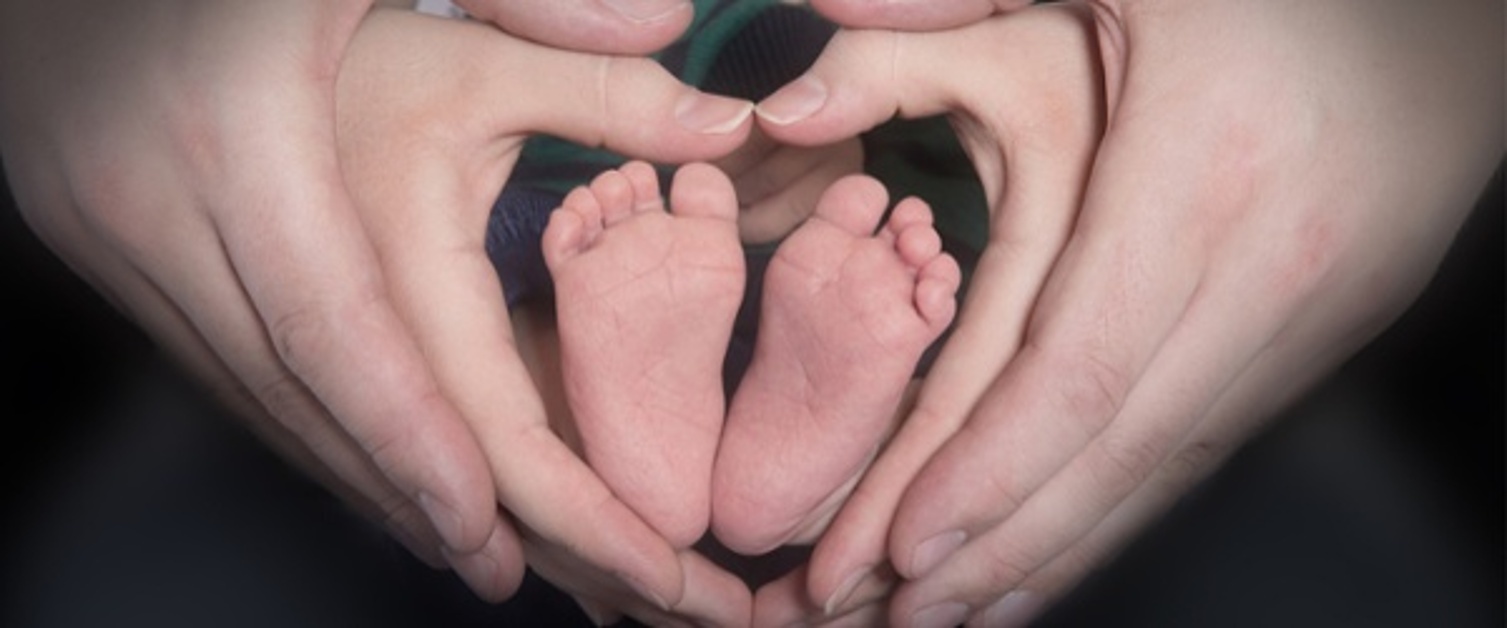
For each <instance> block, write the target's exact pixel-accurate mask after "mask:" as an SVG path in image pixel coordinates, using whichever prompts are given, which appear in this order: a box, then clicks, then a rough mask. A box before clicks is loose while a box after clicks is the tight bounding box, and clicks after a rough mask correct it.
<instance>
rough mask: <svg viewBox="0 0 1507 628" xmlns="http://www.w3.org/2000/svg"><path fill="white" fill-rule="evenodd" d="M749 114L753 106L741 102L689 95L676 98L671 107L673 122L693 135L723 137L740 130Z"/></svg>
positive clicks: (695, 94) (699, 93)
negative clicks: (672, 109) (701, 134)
mask: <svg viewBox="0 0 1507 628" xmlns="http://www.w3.org/2000/svg"><path fill="white" fill-rule="evenodd" d="M751 113H753V105H752V104H750V103H749V102H748V101H745V100H738V99H736V98H725V97H722V96H713V95H711V94H703V93H701V92H694V91H693V92H691V93H688V94H686V95H685V96H681V97H680V102H678V103H676V104H675V120H676V121H677V122H679V123H680V126H682V127H684V128H685V129H687V130H690V131H695V132H697V133H706V134H710V135H725V134H727V133H731V132H733V131H734V130H736V129H737V128H738V127H740V126H743V122H744V121H745V120H747V119H748V116H749V114H751Z"/></svg>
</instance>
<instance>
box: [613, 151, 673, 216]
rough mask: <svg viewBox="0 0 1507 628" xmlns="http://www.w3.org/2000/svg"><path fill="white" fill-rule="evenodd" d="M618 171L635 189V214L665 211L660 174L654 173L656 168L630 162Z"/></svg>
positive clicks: (642, 163)
mask: <svg viewBox="0 0 1507 628" xmlns="http://www.w3.org/2000/svg"><path fill="white" fill-rule="evenodd" d="M618 171H619V172H621V173H623V176H624V177H627V179H628V185H629V186H630V187H631V188H632V189H633V211H634V212H635V213H637V212H662V211H664V210H665V202H664V197H663V196H662V195H660V193H659V173H657V172H655V171H654V166H651V165H649V164H647V163H645V162H642V161H630V162H628V163H627V164H624V165H623V167H622V168H619V169H618Z"/></svg>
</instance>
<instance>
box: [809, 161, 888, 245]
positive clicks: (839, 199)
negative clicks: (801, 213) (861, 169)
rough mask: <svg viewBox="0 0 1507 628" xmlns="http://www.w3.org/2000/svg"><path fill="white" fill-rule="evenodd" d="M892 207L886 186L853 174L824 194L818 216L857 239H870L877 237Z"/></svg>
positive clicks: (864, 176)
mask: <svg viewBox="0 0 1507 628" xmlns="http://www.w3.org/2000/svg"><path fill="white" fill-rule="evenodd" d="M888 205H889V193H888V192H886V191H885V189H884V184H882V183H880V182H879V181H878V180H877V179H875V178H873V177H870V176H867V175H849V176H846V177H843V178H841V179H838V180H837V182H836V183H833V184H832V186H831V187H829V188H827V191H826V192H823V193H822V197H821V199H820V200H818V201H817V202H816V214H815V217H816V218H820V219H822V220H824V221H826V222H828V223H831V224H832V225H834V226H836V227H838V228H839V229H842V230H843V231H846V232H848V233H850V234H853V235H854V236H858V237H868V236H872V235H874V232H875V229H877V228H878V226H879V220H880V219H881V218H883V217H884V210H885V207H887V206H888Z"/></svg>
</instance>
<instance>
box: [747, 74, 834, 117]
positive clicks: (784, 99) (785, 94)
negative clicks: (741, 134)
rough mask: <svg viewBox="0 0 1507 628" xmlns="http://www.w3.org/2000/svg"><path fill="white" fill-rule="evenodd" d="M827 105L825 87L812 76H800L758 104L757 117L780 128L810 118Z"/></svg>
mask: <svg viewBox="0 0 1507 628" xmlns="http://www.w3.org/2000/svg"><path fill="white" fill-rule="evenodd" d="M825 104H827V85H826V84H825V83H822V82H821V80H820V79H817V78H816V77H812V76H802V77H801V78H798V79H796V80H795V82H793V83H791V84H789V85H786V86H784V87H782V88H780V91H777V92H775V93H774V95H772V96H770V97H768V98H765V99H764V100H763V101H762V102H760V103H759V105H758V107H757V111H758V113H759V117H760V118H763V119H765V120H768V121H769V122H773V123H774V124H778V125H781V126H784V125H787V124H794V123H796V122H800V121H801V120H805V119H806V118H809V117H811V114H813V113H816V112H817V111H818V110H820V109H821V108H822V105H825Z"/></svg>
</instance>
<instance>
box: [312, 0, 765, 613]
mask: <svg viewBox="0 0 1507 628" xmlns="http://www.w3.org/2000/svg"><path fill="white" fill-rule="evenodd" d="M337 104H338V114H339V115H338V118H339V133H338V135H339V139H340V157H341V165H342V167H343V168H344V172H345V176H346V179H347V181H349V182H350V185H351V189H352V191H353V195H354V197H355V200H356V206H357V207H358V209H359V211H360V215H361V219H362V226H363V227H364V229H365V231H366V233H367V234H368V235H369V237H370V238H371V242H372V243H373V246H374V248H375V250H376V252H377V258H378V260H379V262H380V265H381V268H382V272H383V276H384V277H385V278H386V280H387V282H388V283H387V285H388V287H389V291H390V293H391V295H392V299H393V301H394V304H395V307H396V309H397V311H398V313H399V315H400V317H401V318H402V319H403V320H404V321H405V322H406V323H408V325H409V326H410V328H411V329H413V330H414V334H415V336H416V338H417V342H418V345H419V347H420V348H421V350H422V351H423V353H424V355H425V356H426V357H428V358H429V360H430V363H431V364H432V365H433V366H432V368H433V370H434V373H435V376H436V379H437V382H438V388H439V390H440V392H441V393H442V394H443V395H444V396H445V397H446V398H448V399H452V400H454V403H455V404H456V405H457V407H458V408H459V409H460V413H461V416H463V417H464V420H465V422H466V423H467V424H468V425H469V427H470V430H471V432H472V433H473V434H474V435H475V436H476V438H477V440H478V441H479V442H480V443H481V445H482V448H483V449H484V451H485V452H486V454H487V456H486V459H487V462H488V463H490V467H491V470H492V477H493V478H494V479H495V482H496V489H497V497H498V499H499V501H500V502H501V504H502V505H503V507H504V508H505V509H506V511H507V512H508V513H509V514H510V515H512V518H513V520H514V521H515V522H516V524H517V525H518V527H519V531H520V532H521V533H522V534H523V536H524V540H525V546H526V548H527V552H528V558H529V564H530V565H532V566H534V567H535V568H536V569H538V570H539V572H540V573H541V574H543V575H544V576H545V577H546V578H549V579H551V580H552V581H553V582H554V583H555V584H557V585H559V586H561V587H562V588H564V589H566V590H567V591H569V592H570V593H572V594H574V595H575V596H577V598H578V599H579V600H581V601H582V604H583V606H584V607H585V608H587V609H588V611H589V612H591V613H592V614H593V615H595V616H597V617H598V618H607V617H610V616H611V615H612V614H613V613H626V614H629V615H633V616H635V617H638V618H640V619H642V620H644V621H647V622H651V623H664V622H667V621H672V620H674V621H694V622H697V623H703V624H711V625H738V624H743V623H746V622H747V621H748V615H749V604H750V594H749V592H748V590H747V588H746V587H744V586H743V584H742V583H741V582H739V581H737V579H735V578H733V577H732V576H730V575H727V574H725V573H724V572H722V571H721V570H719V569H717V568H715V567H713V566H712V564H711V563H710V562H708V561H706V559H704V558H702V557H701V556H699V555H697V554H695V553H694V552H692V551H689V550H686V549H684V548H683V547H677V546H675V545H672V544H671V543H670V542H668V541H666V539H664V538H663V537H661V536H660V535H659V534H658V533H656V532H655V531H654V530H653V529H652V528H651V527H650V526H649V525H648V524H646V523H645V522H644V521H643V520H641V519H640V518H639V517H638V516H637V515H635V514H634V513H633V511H632V510H631V509H630V508H629V507H628V506H626V505H625V504H623V503H622V502H621V501H619V500H618V499H617V498H616V497H615V496H614V495H613V494H612V493H611V491H610V490H609V489H608V488H607V487H606V486H605V485H604V484H603V483H602V482H601V480H600V479H599V478H598V477H597V476H596V475H595V473H593V472H592V471H591V470H590V469H589V468H588V467H587V465H586V464H585V463H584V462H582V461H581V459H580V458H578V457H577V455H576V454H575V453H574V452H572V451H571V450H570V449H569V448H568V447H567V446H566V444H565V443H564V442H562V441H561V439H560V438H559V437H558V436H557V435H556V433H555V432H554V431H552V430H551V426H550V423H549V419H550V418H551V417H549V416H548V413H547V412H546V411H545V405H544V402H543V400H542V399H541V397H540V394H539V393H538V392H537V391H536V389H535V387H534V385H533V382H532V381H531V379H530V374H529V372H528V370H527V369H526V368H525V364H524V362H523V361H522V359H521V356H520V353H519V346H520V343H527V344H528V345H533V344H534V343H537V342H538V341H539V339H538V338H534V337H531V336H532V334H525V335H524V336H522V337H520V336H515V335H514V332H513V330H512V328H511V327H510V324H509V323H510V320H509V314H508V311H507V308H506V304H505V303H504V302H503V299H502V294H503V292H502V287H501V286H500V285H499V282H498V279H497V275H496V272H495V270H494V269H493V267H492V264H491V262H490V261H489V260H488V258H487V256H486V252H485V249H484V246H483V240H484V237H485V234H486V225H487V218H488V214H489V211H490V209H491V206H492V201H493V200H494V199H495V198H496V195H497V192H498V190H500V189H501V188H502V186H503V183H504V182H505V181H506V180H507V177H508V174H509V172H510V171H511V168H512V166H513V164H514V163H515V161H516V160H517V158H518V154H519V151H520V150H521V149H522V146H523V142H524V140H525V139H526V136H527V135H528V134H529V133H531V132H543V133H549V134H551V135H555V136H558V137H563V138H565V139H568V140H573V141H575V142H578V143H581V144H585V145H588V146H596V145H605V146H606V147H607V148H610V149H612V150H614V151H616V152H619V153H625V154H629V155H634V156H639V157H644V158H648V159H656V160H662V161H688V160H694V159H704V158H711V157H716V156H720V155H723V154H726V153H728V152H730V151H732V150H733V149H735V148H737V147H738V146H739V145H741V144H742V142H743V141H744V139H745V138H746V137H747V136H748V133H749V130H750V129H751V127H752V123H751V121H750V118H751V116H750V112H751V109H752V105H750V104H749V103H747V102H745V101H739V100H733V99H727V98H721V97H713V96H708V95H704V94H701V93H699V92H697V91H696V90H694V89H692V88H689V87H686V86H684V85H682V84H681V83H679V82H678V81H677V80H675V78H674V77H672V76H671V75H670V74H669V73H668V72H666V71H665V70H664V69H663V68H661V67H660V66H659V65H657V64H655V63H654V62H652V61H649V60H647V59H641V58H626V57H608V56H598V55H592V54H585V53H577V52H568V51H563V50H559V49H555V48H549V47H545V46H541V45H538V44H534V43H530V42H526V41H522V40H519V39H516V38H512V37H509V36H507V35H505V34H503V33H500V32H498V31H496V30H494V29H491V28H487V27H485V26H481V25H478V24H475V23H468V22H461V21H452V20H444V19H436V18H430V17H426V16H420V15H416V14H412V13H406V12H377V13H374V14H372V16H371V17H369V18H367V20H366V22H365V23H364V24H363V25H362V28H361V30H360V32H359V33H358V35H357V36H356V37H355V39H354V40H353V42H352V44H351V47H350V52H349V54H348V55H347V59H346V62H345V64H344V66H343V67H342V68H341V72H340V80H339V93H338V99H337ZM555 418H558V416H557V417H555ZM691 540H694V539H691Z"/></svg>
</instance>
